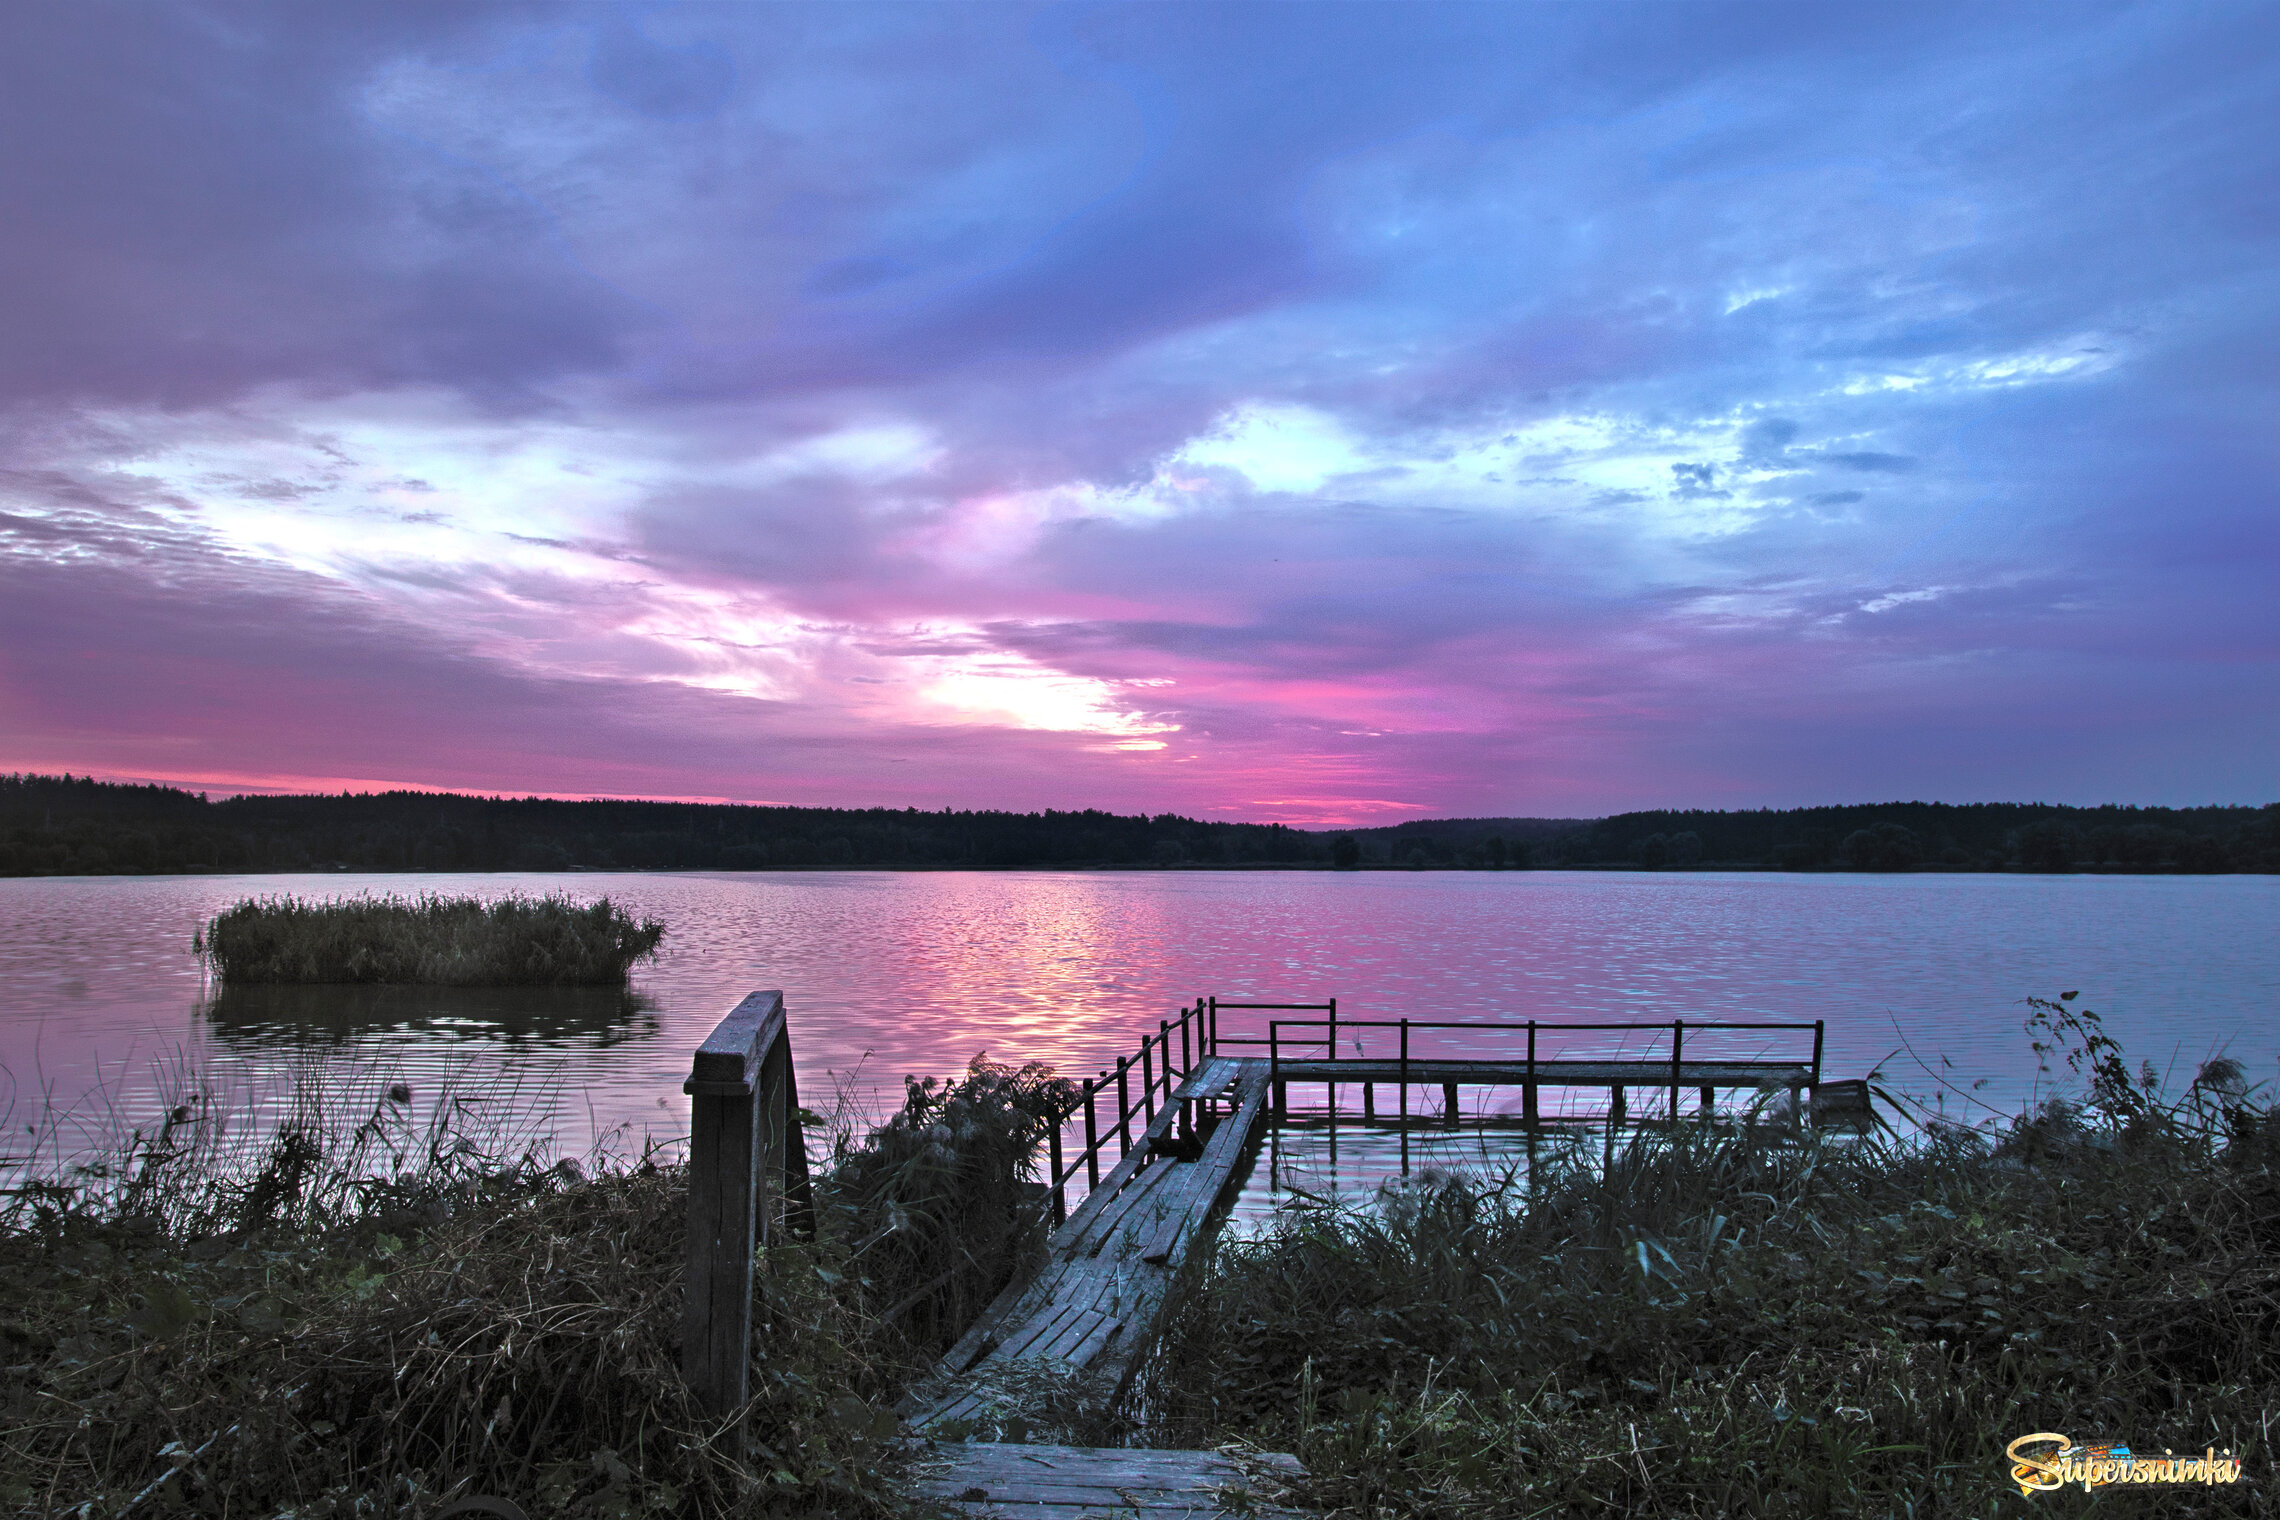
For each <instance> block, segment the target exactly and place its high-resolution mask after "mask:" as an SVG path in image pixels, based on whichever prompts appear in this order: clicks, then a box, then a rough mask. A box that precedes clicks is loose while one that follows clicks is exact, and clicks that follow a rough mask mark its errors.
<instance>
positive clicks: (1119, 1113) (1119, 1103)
mask: <svg viewBox="0 0 2280 1520" xmlns="http://www.w3.org/2000/svg"><path fill="white" fill-rule="evenodd" d="M1131 1070H1132V1058H1131V1057H1130V1056H1118V1057H1117V1058H1116V1154H1117V1156H1118V1157H1119V1158H1120V1159H1121V1158H1122V1157H1125V1156H1129V1155H1131V1154H1132V1082H1131V1078H1130V1072H1131Z"/></svg>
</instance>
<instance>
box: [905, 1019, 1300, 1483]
mask: <svg viewBox="0 0 2280 1520" xmlns="http://www.w3.org/2000/svg"><path fill="white" fill-rule="evenodd" d="M1267 1065H1268V1063H1267V1062H1265V1061H1263V1060H1242V1059H1236V1058H1233V1057H1226V1056H1219V1057H1210V1058H1207V1059H1205V1060H1203V1061H1201V1062H1199V1063H1198V1064H1197V1065H1196V1066H1195V1067H1194V1068H1193V1069H1192V1070H1190V1071H1189V1072H1188V1073H1187V1076H1186V1078H1185V1080H1183V1081H1181V1082H1180V1083H1179V1084H1178V1086H1177V1087H1176V1088H1174V1089H1173V1090H1172V1091H1171V1093H1170V1098H1169V1101H1167V1102H1166V1103H1165V1104H1164V1106H1163V1107H1162V1109H1161V1110H1159V1111H1158V1112H1157V1113H1155V1114H1154V1115H1153V1116H1152V1118H1151V1119H1150V1122H1149V1123H1148V1125H1147V1128H1146V1130H1145V1132H1144V1134H1143V1137H1142V1140H1141V1142H1140V1143H1139V1144H1136V1145H1134V1146H1133V1147H1132V1149H1130V1150H1129V1151H1127V1152H1126V1153H1125V1154H1124V1157H1123V1159H1122V1160H1120V1161H1119V1162H1118V1163H1117V1164H1116V1166H1115V1168H1114V1169H1113V1170H1111V1171H1110V1172H1109V1173H1108V1175H1107V1176H1105V1177H1103V1178H1102V1179H1101V1180H1100V1184H1099V1185H1098V1186H1097V1187H1095V1188H1094V1189H1093V1190H1092V1191H1091V1192H1090V1193H1089V1194H1087V1195H1086V1197H1085V1200H1084V1202H1083V1203H1082V1204H1080V1205H1079V1206H1078V1208H1077V1210H1076V1211H1075V1212H1074V1213H1073V1214H1071V1215H1070V1216H1069V1218H1068V1222H1067V1223H1065V1224H1063V1225H1062V1226H1061V1228H1060V1229H1059V1230H1057V1231H1055V1232H1054V1235H1053V1239H1052V1243H1051V1247H1050V1249H1049V1251H1048V1254H1047V1257H1046V1260H1045V1263H1044V1265H1043V1266H1042V1267H1040V1268H1039V1269H1038V1270H1037V1271H1036V1273H1034V1274H1033V1275H1032V1276H1031V1277H1030V1278H1029V1279H1028V1280H1027V1281H1025V1282H1017V1283H1015V1284H1014V1285H1013V1286H1012V1287H1010V1288H1008V1289H1007V1290H1006V1291H1005V1293H1003V1294H1002V1295H1000V1296H999V1298H998V1300H997V1302H996V1303H994V1304H992V1305H991V1306H990V1307H989V1309H988V1310H986V1311H985V1312H984V1313H983V1315H982V1317H981V1319H980V1320H979V1321H977V1322H976V1323H975V1325H974V1327H973V1329H971V1330H969V1331H968V1332H967V1333H966V1335H965V1336H964V1338H963V1339H961V1340H960V1341H959V1342H958V1344H957V1345H955V1346H953V1347H951V1348H950V1352H949V1354H948V1355H947V1356H945V1357H944V1358H943V1359H942V1362H941V1364H940V1365H939V1366H938V1367H937V1369H936V1371H935V1375H934V1377H933V1379H931V1380H930V1383H929V1385H928V1386H927V1387H926V1388H925V1389H922V1390H921V1391H920V1392H919V1393H918V1394H917V1395H915V1396H914V1398H913V1399H912V1401H911V1403H910V1406H909V1407H908V1408H907V1409H906V1413H907V1414H908V1416H909V1419H910V1421H911V1424H912V1425H913V1426H914V1427H915V1428H916V1429H918V1430H920V1431H922V1432H928V1433H939V1434H945V1435H949V1436H952V1437H956V1436H959V1435H963V1434H966V1433H968V1432H969V1431H971V1430H973V1428H974V1427H975V1426H976V1425H979V1424H985V1423H988V1420H987V1417H988V1416H989V1415H991V1414H992V1412H993V1411H992V1408H991V1401H992V1400H993V1399H1000V1400H1002V1398H1003V1397H1004V1393H1005V1390H1006V1387H1007V1380H1008V1378H1013V1379H1018V1378H1019V1377H1020V1376H1021V1374H1022V1372H1024V1371H1025V1370H1033V1369H1036V1368H1037V1367H1038V1365H1039V1364H1042V1365H1043V1368H1044V1370H1045V1371H1047V1372H1048V1373H1049V1374H1052V1375H1057V1376H1060V1377H1062V1378H1064V1379H1066V1380H1068V1381H1069V1382H1070V1383H1071V1384H1072V1385H1073V1391H1074V1393H1075V1396H1076V1397H1077V1398H1079V1399H1080V1400H1082V1401H1083V1402H1085V1403H1087V1404H1091V1405H1093V1406H1095V1407H1106V1406H1107V1405H1109V1404H1111V1403H1113V1402H1114V1401H1115V1399H1116V1398H1117V1397H1118V1396H1119V1395H1120V1394H1122V1393H1123V1392H1124V1390H1125V1388H1126V1387H1127V1385H1128V1384H1129V1383H1130V1382H1131V1379H1132V1374H1133V1372H1134V1371H1135V1370H1136V1369H1137V1368H1138V1366H1139V1363H1140V1359H1141V1357H1142V1355H1143V1354H1144V1353H1145V1351H1146V1350H1147V1348H1148V1346H1149V1345H1150V1343H1151V1342H1153V1341H1154V1339H1155V1337H1156V1333H1157V1331H1158V1330H1159V1329H1160V1328H1161V1326H1162V1323H1163V1319H1164V1314H1165V1311H1166V1310H1167V1308H1168V1307H1169V1305H1170V1300H1171V1293H1172V1288H1173V1285H1174V1284H1175V1283H1177V1282H1178V1281H1179V1279H1180V1276H1181V1274H1182V1273H1183V1272H1184V1271H1185V1270H1186V1269H1187V1267H1188V1265H1189V1264H1190V1263H1191V1262H1192V1261H1194V1260H1195V1259H1196V1258H1197V1257H1198V1255H1199V1254H1200V1252H1201V1250H1203V1249H1205V1248H1208V1246H1209V1243H1210V1240H1211V1237H1212V1235H1213V1233H1214V1232H1215V1231H1216V1229H1217V1227H1218V1223H1219V1220H1220V1218H1221V1215H1222V1212H1223V1211H1222V1208H1221V1205H1222V1204H1224V1203H1225V1202H1227V1201H1228V1199H1229V1198H1230V1197H1231V1195H1232V1194H1233V1193H1234V1192H1235V1191H1236V1190H1237V1189H1238V1188H1239V1187H1240V1185H1241V1183H1242V1180H1243V1176H1244V1174H1245V1173H1246V1172H1247V1170H1248V1168H1249V1165H1250V1162H1251V1160H1252V1158H1253V1157H1254V1156H1255V1155H1256V1147H1257V1144H1258V1140H1259V1137H1260V1135H1261V1134H1262V1133H1263V1132H1264V1116H1265V1113H1266V1107H1267V1094H1268V1089H1269V1087H1270V1086H1271V1085H1272V1084H1271V1083H1270V1082H1269V1080H1268V1070H1267ZM982 1486H983V1487H987V1486H988V1485H986V1484H984V1485H982Z"/></svg>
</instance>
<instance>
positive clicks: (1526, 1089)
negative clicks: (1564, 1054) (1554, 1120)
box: [1520, 1019, 1537, 1160]
mask: <svg viewBox="0 0 2280 1520" xmlns="http://www.w3.org/2000/svg"><path fill="white" fill-rule="evenodd" d="M1520 1118H1521V1120H1522V1122H1524V1123H1527V1124H1530V1125H1533V1124H1534V1123H1536V1122H1537V1115H1536V1021H1535V1020H1534V1019H1530V1020H1529V1021H1528V1080H1527V1081H1525V1082H1523V1083H1521V1084H1520ZM1530 1145H1531V1147H1533V1145H1534V1142H1533V1141H1531V1142H1530ZM1528 1154H1529V1157H1530V1158H1531V1160H1533V1158H1534V1156H1535V1151H1534V1150H1533V1149H1532V1148H1531V1149H1530V1151H1529V1152H1528Z"/></svg>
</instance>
